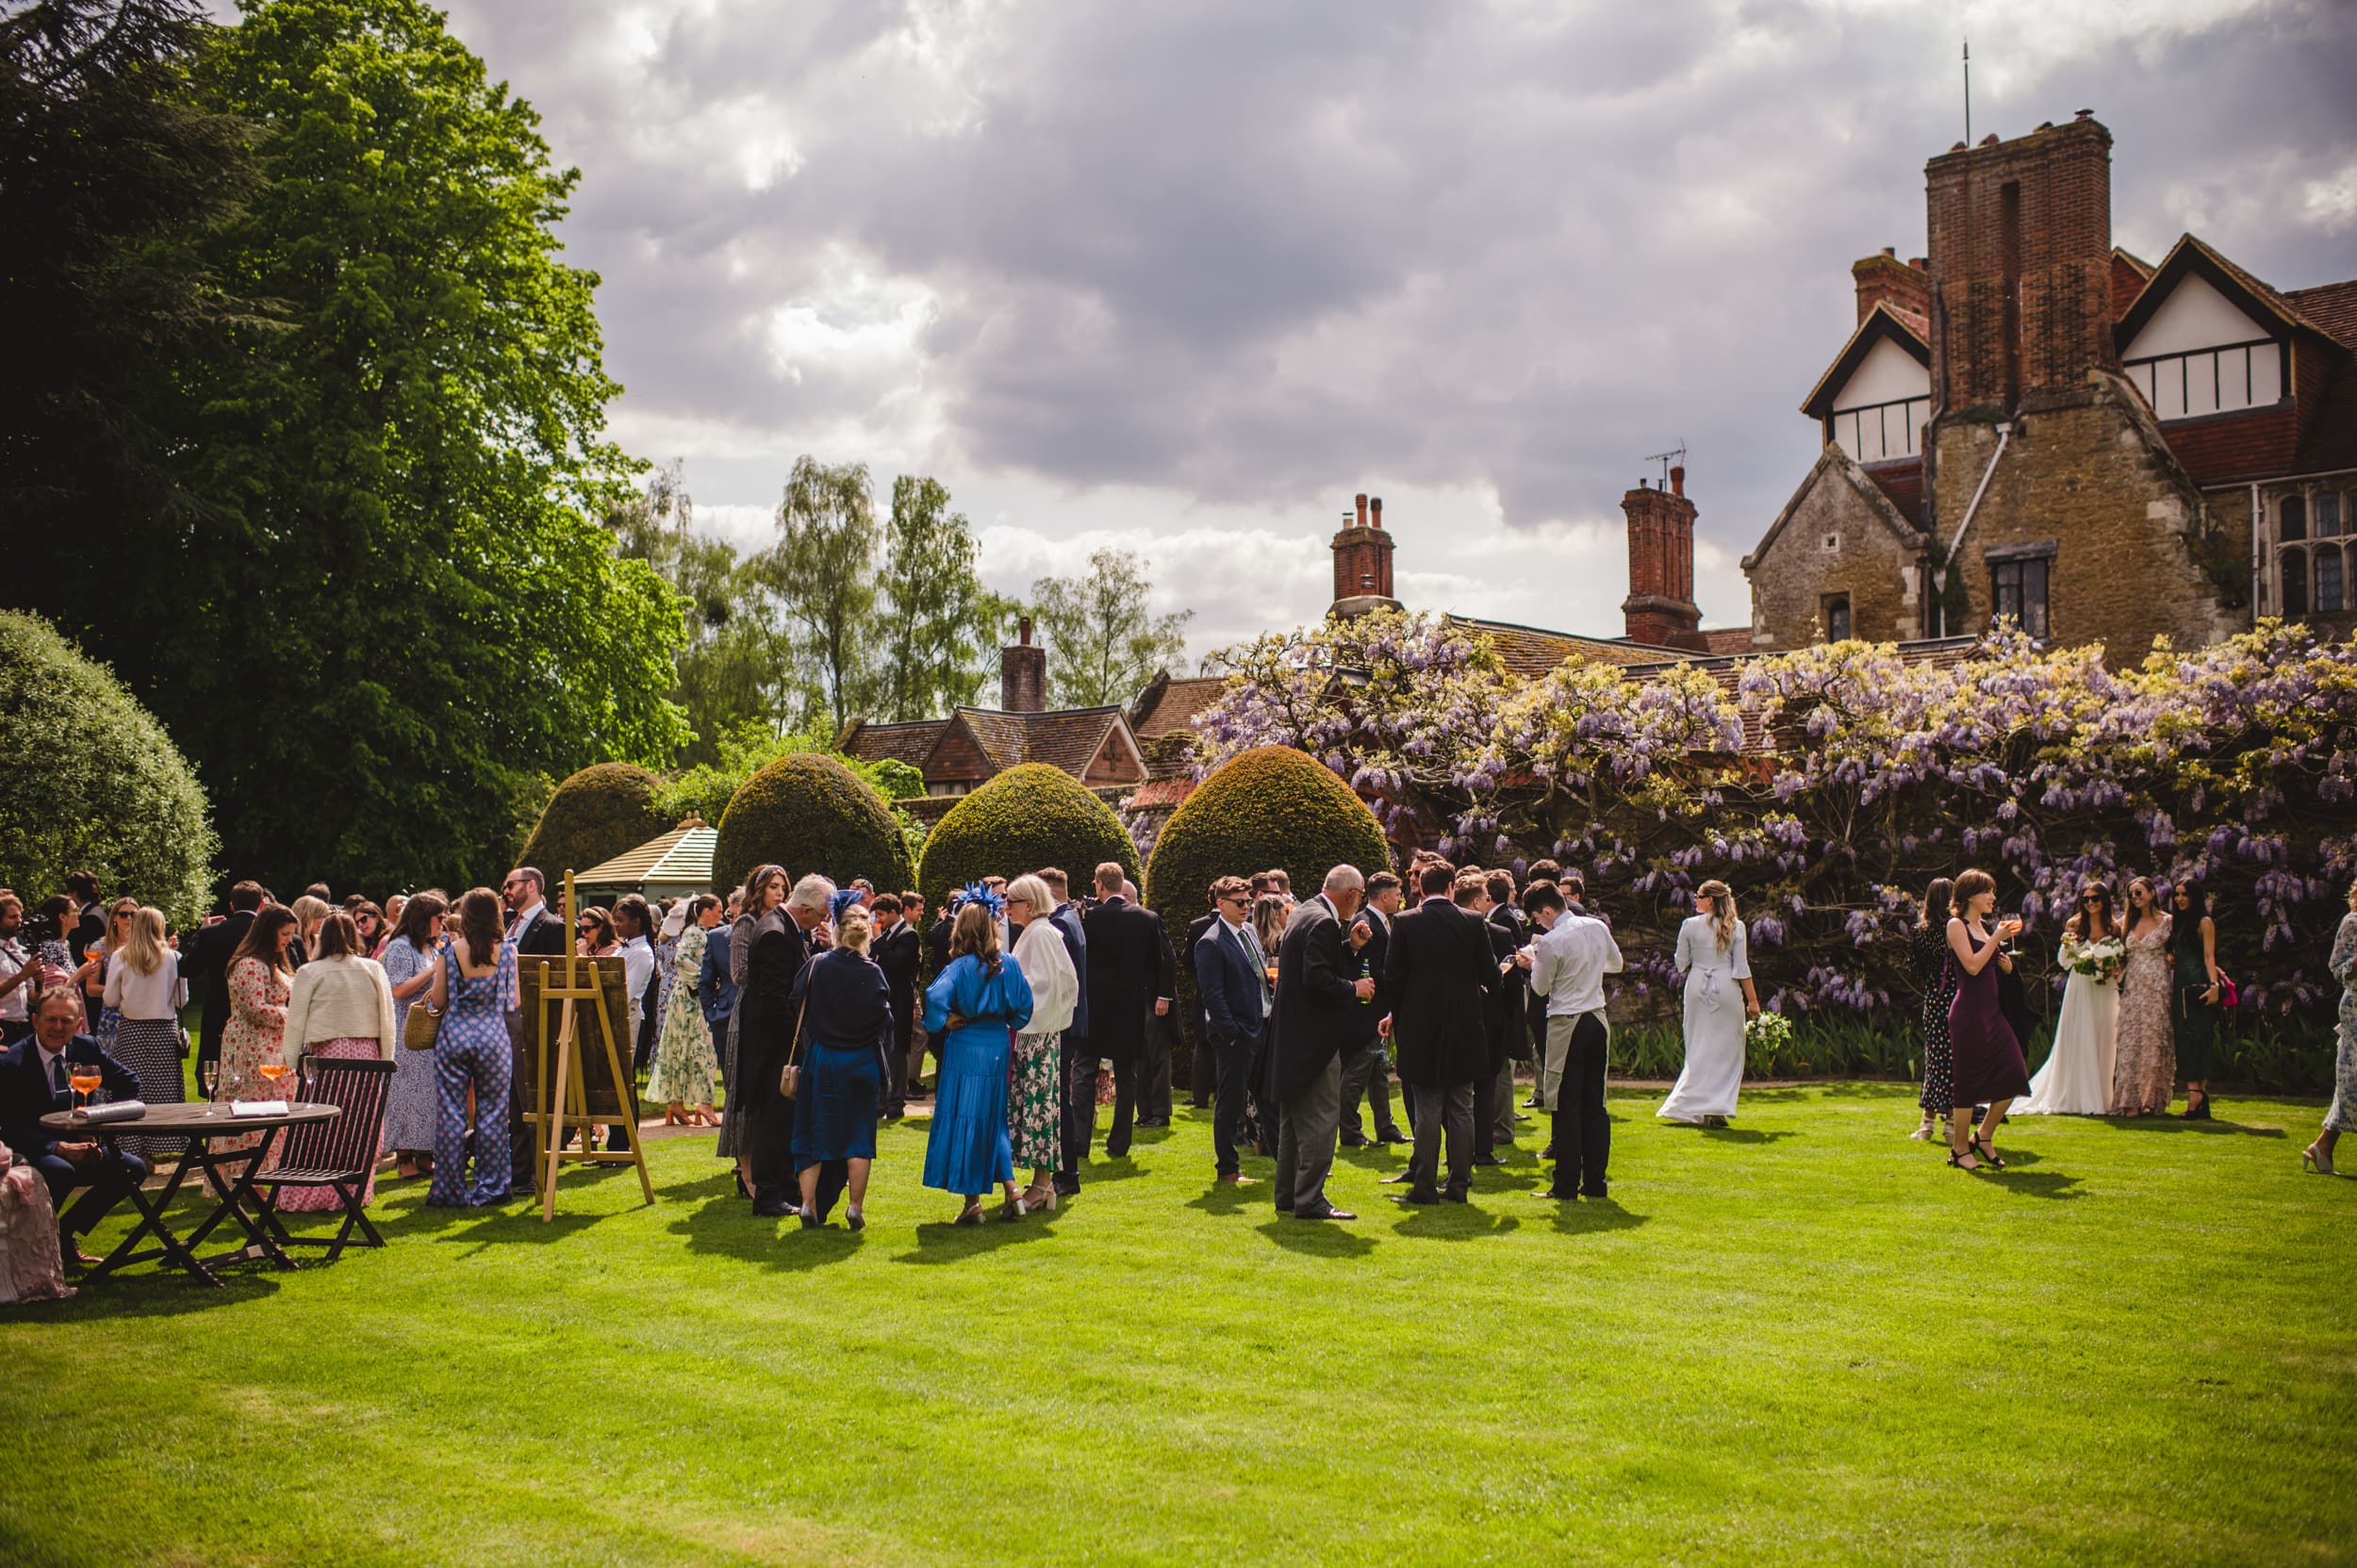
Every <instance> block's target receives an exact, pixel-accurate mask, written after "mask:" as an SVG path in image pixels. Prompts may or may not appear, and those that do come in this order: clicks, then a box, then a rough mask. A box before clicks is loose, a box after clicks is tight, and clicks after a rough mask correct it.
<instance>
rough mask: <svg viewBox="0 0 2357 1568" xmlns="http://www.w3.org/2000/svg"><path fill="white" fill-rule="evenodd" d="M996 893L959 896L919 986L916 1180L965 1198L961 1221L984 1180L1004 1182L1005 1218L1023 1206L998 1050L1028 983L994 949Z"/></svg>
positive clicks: (976, 1207) (978, 1213)
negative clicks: (929, 1043) (930, 1041)
mask: <svg viewBox="0 0 2357 1568" xmlns="http://www.w3.org/2000/svg"><path fill="white" fill-rule="evenodd" d="M996 903H997V896H996V895H993V894H989V893H986V892H983V891H981V890H980V889H977V890H976V891H975V892H974V893H973V894H972V895H970V896H969V897H968V898H967V899H966V901H965V903H964V907H962V908H961V909H959V911H958V920H957V924H956V926H955V927H953V928H952V929H951V931H950V933H949V962H948V964H946V965H944V966H942V970H941V973H940V974H939V975H937V976H935V977H934V979H933V982H932V984H931V985H929V986H927V987H926V988H925V1032H926V1033H927V1034H928V1035H930V1036H931V1037H933V1038H935V1039H938V1040H940V1041H941V1078H940V1081H939V1082H938V1083H937V1084H935V1086H934V1096H933V1125H932V1131H931V1133H930V1134H929V1135H928V1136H927V1138H926V1141H925V1185H927V1186H928V1187H937V1188H939V1189H941V1190H942V1191H943V1192H950V1193H956V1194H957V1195H958V1196H959V1197H963V1198H964V1199H965V1206H964V1208H963V1209H961V1210H960V1211H959V1212H958V1218H957V1223H958V1224H960V1225H980V1224H981V1223H982V1194H983V1193H985V1192H987V1191H989V1190H990V1188H991V1186H992V1184H993V1183H996V1184H997V1185H999V1186H1003V1187H1004V1188H1006V1190H1007V1208H1006V1215H1007V1217H1008V1218H1009V1219H1019V1218H1021V1217H1022V1215H1023V1213H1024V1207H1023V1199H1022V1197H1020V1196H1019V1195H1018V1194H1017V1193H1016V1192H1015V1186H1014V1149H1013V1147H1012V1146H1011V1145H1010V1144H1009V1142H1008V1139H1007V1060H1008V1053H1009V1050H1010V1048H1012V1046H1013V1044H1014V1032H1015V1031H1016V1030H1019V1029H1021V1028H1023V1027H1024V1026H1025V1025H1027V1024H1029V1023H1030V1021H1031V987H1030V982H1028V981H1026V980H1025V979H1024V978H1023V966H1022V965H1021V964H1020V963H1018V962H1016V961H1015V959H1014V958H1013V957H1012V956H1008V955H1004V954H1001V952H1000V951H999V948H998V921H997V918H996V914H997V912H996V910H995V909H994V908H993V905H995V904H996Z"/></svg>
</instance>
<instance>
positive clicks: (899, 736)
mask: <svg viewBox="0 0 2357 1568" xmlns="http://www.w3.org/2000/svg"><path fill="white" fill-rule="evenodd" d="M948 724H949V721H948V719H946V718H919V719H915V720H913V721H911V722H908V723H904V724H870V723H869V722H867V720H865V718H854V719H852V720H851V722H850V726H849V728H848V729H846V730H845V731H844V732H843V734H842V736H841V738H840V739H838V740H837V741H836V742H835V747H834V749H835V750H836V751H841V752H843V753H844V754H845V755H847V756H853V757H857V758H859V759H860V760H861V761H862V762H887V761H889V762H904V763H907V764H908V765H909V766H910V767H916V768H921V767H924V765H925V758H926V755H927V754H928V753H929V752H931V751H932V749H933V743H934V742H935V741H937V740H939V739H940V738H941V732H942V731H943V730H945V729H947V728H948Z"/></svg>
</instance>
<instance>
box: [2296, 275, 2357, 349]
mask: <svg viewBox="0 0 2357 1568" xmlns="http://www.w3.org/2000/svg"><path fill="white" fill-rule="evenodd" d="M2283 297H2284V298H2285V299H2287V300H2289V301H2291V302H2292V304H2293V305H2295V306H2297V307H2298V308H2299V313H2300V314H2301V315H2302V316H2305V317H2306V318H2307V319H2308V320H2309V321H2311V322H2315V323H2316V329H2317V330H2318V331H2320V332H2322V333H2323V334H2324V335H2325V336H2326V337H2328V338H2332V340H2333V341H2334V342H2336V343H2339V344H2341V345H2342V346H2343V347H2344V348H2351V349H2357V278H2351V279H2350V280H2349V282H2347V283H2320V284H2318V285H2316V287H2315V288H2314V289H2291V290H2289V291H2287V292H2286V293H2285V294H2284V296H2283Z"/></svg>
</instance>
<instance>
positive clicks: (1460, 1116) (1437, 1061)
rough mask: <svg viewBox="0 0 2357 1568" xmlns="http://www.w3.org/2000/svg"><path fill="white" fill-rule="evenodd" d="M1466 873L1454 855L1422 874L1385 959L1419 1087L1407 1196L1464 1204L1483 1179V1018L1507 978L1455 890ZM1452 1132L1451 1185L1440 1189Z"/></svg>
mask: <svg viewBox="0 0 2357 1568" xmlns="http://www.w3.org/2000/svg"><path fill="white" fill-rule="evenodd" d="M1456 875H1457V873H1456V872H1455V870H1454V869H1452V868H1451V867H1449V865H1448V864H1447V863H1446V862H1445V861H1436V862H1434V863H1432V864H1430V865H1427V866H1426V867H1424V869H1423V870H1422V871H1421V872H1419V873H1418V876H1417V880H1418V883H1419V884H1420V885H1421V886H1422V888H1423V890H1424V902H1423V903H1422V904H1421V905H1420V906H1418V907H1417V908H1416V909H1415V911H1414V912H1412V913H1410V914H1407V915H1403V916H1400V917H1399V918H1398V919H1397V920H1395V921H1393V925H1392V947H1391V951H1390V953H1389V954H1388V955H1387V956H1386V958H1385V960H1384V983H1385V986H1386V988H1387V989H1388V990H1389V991H1390V992H1391V994H1392V1016H1391V1019H1390V1025H1391V1031H1392V1037H1393V1039H1394V1040H1396V1041H1397V1042H1398V1043H1399V1078H1400V1081H1401V1082H1402V1083H1407V1084H1411V1085H1413V1086H1414V1088H1415V1091H1416V1098H1415V1107H1414V1111H1415V1127H1416V1144H1415V1149H1414V1152H1413V1153H1411V1154H1410V1155H1409V1159H1408V1170H1407V1177H1408V1192H1407V1194H1406V1195H1405V1196H1404V1197H1401V1198H1400V1199H1399V1201H1400V1202H1403V1203H1432V1202H1436V1201H1438V1200H1439V1199H1440V1198H1441V1197H1443V1196H1445V1197H1447V1198H1448V1200H1449V1201H1450V1202H1452V1203H1462V1202H1464V1201H1465V1194H1466V1192H1467V1190H1468V1189H1469V1188H1470V1187H1471V1186H1472V1184H1473V1153H1474V1150H1473V1109H1474V1083H1475V1081H1476V1080H1477V1079H1479V1078H1480V1076H1481V1074H1482V1073H1483V1071H1484V1070H1485V1069H1486V1068H1487V1066H1488V1065H1489V1060H1490V1043H1489V1036H1488V1032H1487V1031H1486V1030H1485V1029H1484V1028H1483V1027H1482V1019H1483V1016H1484V1014H1485V1010H1486V1009H1487V1007H1488V1006H1489V999H1490V996H1491V994H1492V992H1494V991H1495V990H1496V989H1497V988H1498V984H1499V979H1498V971H1497V965H1496V962H1495V961H1494V960H1493V959H1492V957H1491V955H1490V938H1489V935H1488V933H1487V931H1486V929H1485V928H1484V926H1483V925H1482V923H1481V921H1480V920H1479V919H1477V918H1476V917H1475V916H1471V915H1468V914H1466V913H1465V912H1464V911H1463V910H1461V909H1459V908H1458V907H1457V905H1456V904H1455V903H1454V902H1453V901H1452V900H1451V899H1450V897H1449V890H1450V886H1451V884H1452V883H1454V882H1455V881H1456ZM1443 1134H1445V1137H1446V1141H1447V1145H1448V1189H1447V1191H1446V1193H1445V1194H1442V1193H1440V1192H1437V1191H1435V1190H1434V1182H1435V1180H1437V1178H1438V1175H1439V1164H1440V1156H1441V1145H1442V1137H1443Z"/></svg>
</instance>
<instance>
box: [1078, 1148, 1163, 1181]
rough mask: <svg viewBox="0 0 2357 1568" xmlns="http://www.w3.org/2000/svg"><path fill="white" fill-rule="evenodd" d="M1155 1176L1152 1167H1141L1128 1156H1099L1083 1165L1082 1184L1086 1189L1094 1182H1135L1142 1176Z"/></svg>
mask: <svg viewBox="0 0 2357 1568" xmlns="http://www.w3.org/2000/svg"><path fill="white" fill-rule="evenodd" d="M1153 1174H1154V1171H1153V1168H1152V1167H1151V1166H1147V1165H1141V1164H1138V1163H1137V1162H1136V1161H1135V1160H1133V1159H1131V1158H1130V1157H1129V1155H1127V1154H1124V1155H1122V1156H1121V1157H1120V1158H1119V1159H1115V1158H1113V1156H1111V1155H1099V1156H1097V1157H1096V1159H1093V1160H1090V1161H1087V1162H1085V1163H1084V1164H1083V1165H1082V1167H1081V1177H1080V1184H1081V1185H1082V1186H1084V1187H1085V1186H1087V1185H1088V1184H1089V1183H1090V1182H1092V1181H1134V1180H1137V1179H1138V1178H1139V1177H1141V1176H1151V1175H1153Z"/></svg>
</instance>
